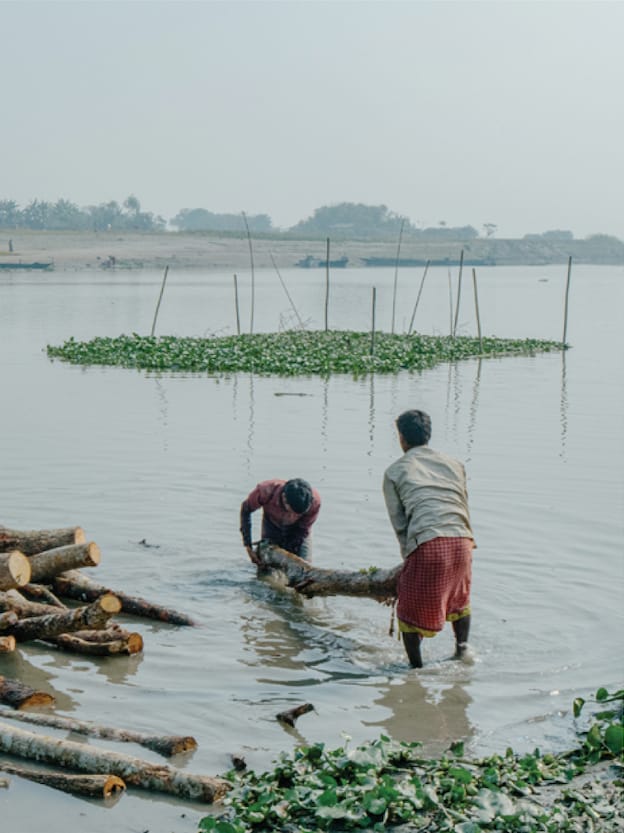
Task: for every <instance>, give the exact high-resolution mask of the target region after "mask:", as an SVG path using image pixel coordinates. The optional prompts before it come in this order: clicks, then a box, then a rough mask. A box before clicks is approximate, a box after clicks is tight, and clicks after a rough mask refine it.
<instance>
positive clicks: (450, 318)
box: [448, 267, 453, 336]
mask: <svg viewBox="0 0 624 833" xmlns="http://www.w3.org/2000/svg"><path fill="white" fill-rule="evenodd" d="M448 291H449V335H450V336H452V335H453V279H452V278H451V269H450V267H449V269H448Z"/></svg>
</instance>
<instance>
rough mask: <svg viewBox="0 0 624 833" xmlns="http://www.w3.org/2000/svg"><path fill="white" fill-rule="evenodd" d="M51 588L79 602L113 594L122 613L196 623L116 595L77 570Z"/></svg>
mask: <svg viewBox="0 0 624 833" xmlns="http://www.w3.org/2000/svg"><path fill="white" fill-rule="evenodd" d="M53 586H54V590H55V592H56V593H58V595H59V596H65V597H66V598H69V599H78V600H79V601H91V600H93V599H97V597H98V596H101V595H102V593H113V594H114V595H115V596H117V598H118V599H119V601H120V602H121V609H122V611H123V612H124V613H131V614H134V615H135V616H144V617H146V618H148V619H158V620H159V621H161V622H170V623H171V624H172V625H195V624H196V623H195V622H194V621H193V620H192V619H191V618H190V616H186V615H185V614H184V613H178V612H177V611H175V610H171V609H170V608H166V607H162V606H161V605H156V604H152V603H151V602H147V601H145V599H141V598H139V597H138V596H128V595H126V594H125V593H118V592H117V591H115V590H111V589H110V588H109V587H105V586H104V585H101V584H96V583H95V582H93V581H91V579H89V578H87V577H86V576H83V575H82V574H81V573H80V572H78V571H77V570H71V571H70V572H67V573H63V574H62V575H59V576H56V577H55V578H54V579H53Z"/></svg>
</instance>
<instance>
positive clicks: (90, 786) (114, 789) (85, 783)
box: [0, 762, 126, 798]
mask: <svg viewBox="0 0 624 833" xmlns="http://www.w3.org/2000/svg"><path fill="white" fill-rule="evenodd" d="M0 769H1V770H3V771H4V772H10V773H11V774H12V775H18V776H19V777H20V778H27V779H28V780H29V781H35V782H36V783H37V784H45V785H46V786H47V787H53V788H54V789H55V790H62V791H63V792H66V793H71V794H72V795H81V796H86V797H87V798H110V797H111V795H115V794H117V793H121V792H123V791H124V790H125V789H126V785H125V783H124V781H122V779H121V778H118V777H117V776H116V775H105V774H103V775H99V774H98V775H76V774H74V773H69V772H50V771H46V770H44V769H32V768H31V767H23V766H15V765H14V764H9V763H6V762H5V763H0Z"/></svg>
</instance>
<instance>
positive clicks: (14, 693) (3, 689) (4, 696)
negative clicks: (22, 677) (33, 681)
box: [0, 676, 54, 709]
mask: <svg viewBox="0 0 624 833" xmlns="http://www.w3.org/2000/svg"><path fill="white" fill-rule="evenodd" d="M0 702H2V703H6V704H7V706H11V707H12V708H14V709H30V708H34V707H37V706H52V705H53V704H54V697H53V696H52V695H51V694H47V693H46V692H45V691H35V689H34V688H31V687H30V686H27V685H24V683H20V682H19V680H7V678H6V677H2V676H0Z"/></svg>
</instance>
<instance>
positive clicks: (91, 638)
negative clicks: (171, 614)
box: [43, 628, 143, 657]
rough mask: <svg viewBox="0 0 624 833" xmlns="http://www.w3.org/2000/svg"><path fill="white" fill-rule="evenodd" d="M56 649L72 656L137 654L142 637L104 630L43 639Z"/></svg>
mask: <svg viewBox="0 0 624 833" xmlns="http://www.w3.org/2000/svg"><path fill="white" fill-rule="evenodd" d="M43 641H44V642H47V643H49V644H51V645H55V646H56V647H57V648H62V649H63V650H64V651H70V652H71V653H74V654H87V655H88V656H92V657H110V656H115V655H116V654H139V653H140V652H141V651H142V650H143V637H142V636H141V634H140V633H136V632H135V631H132V632H131V631H126V630H112V629H108V628H107V629H106V630H102V631H93V630H91V631H76V632H75V633H61V634H59V635H58V636H54V637H50V638H48V639H44V640H43Z"/></svg>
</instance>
